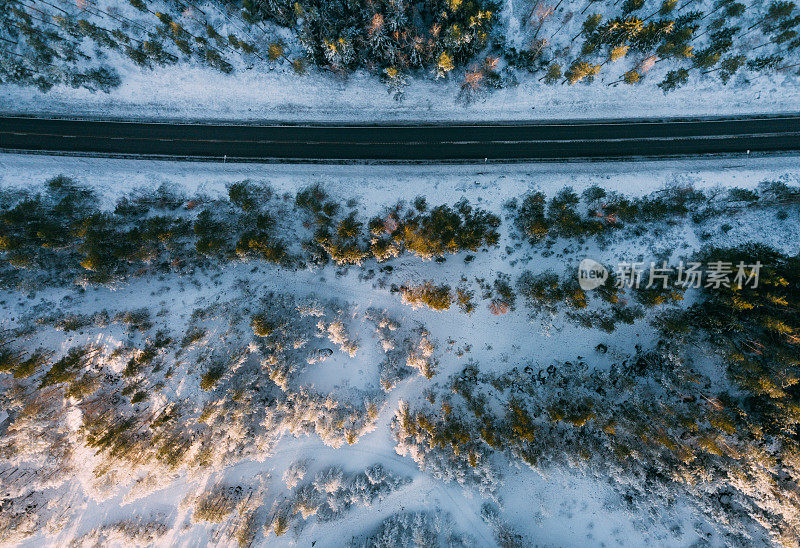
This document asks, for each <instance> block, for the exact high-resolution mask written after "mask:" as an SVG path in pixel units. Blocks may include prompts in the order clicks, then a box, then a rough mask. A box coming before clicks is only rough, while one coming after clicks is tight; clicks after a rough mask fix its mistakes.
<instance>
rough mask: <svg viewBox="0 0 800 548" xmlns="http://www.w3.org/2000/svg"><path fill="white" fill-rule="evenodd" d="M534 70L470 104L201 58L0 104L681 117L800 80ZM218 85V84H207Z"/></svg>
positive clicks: (414, 85)
mask: <svg viewBox="0 0 800 548" xmlns="http://www.w3.org/2000/svg"><path fill="white" fill-rule="evenodd" d="M537 78H538V76H537V77H535V78H534V77H531V78H528V79H525V80H523V81H522V82H521V83H520V85H518V86H516V87H512V88H506V89H500V90H495V91H493V92H492V93H491V95H489V96H488V97H487V98H486V99H485V100H482V101H478V102H476V103H473V104H472V105H468V106H465V105H463V104H461V103H459V102H458V101H457V99H456V95H457V93H458V89H459V88H458V84H457V83H452V82H451V83H442V82H440V81H430V80H412V81H411V82H410V84H409V87H408V89H407V90H406V96H405V99H404V100H403V101H400V102H398V101H395V100H394V99H392V97H391V96H390V95H389V94H388V93H387V92H386V89H385V86H384V85H383V84H381V83H380V82H378V81H377V80H376V79H375V78H374V77H372V76H370V75H368V74H366V73H362V72H359V73H356V74H354V75H352V76H351V77H349V78H348V79H347V80H346V81H345V82H342V81H341V80H340V79H338V78H334V77H331V76H326V75H322V74H309V75H306V76H297V75H295V74H292V73H277V72H266V73H264V72H255V71H244V72H237V73H234V74H232V75H224V74H221V73H219V72H218V71H215V70H213V69H210V68H206V67H196V66H182V65H179V66H175V67H160V68H156V69H154V70H152V71H138V70H137V71H131V72H129V73H127V74H126V76H125V77H124V79H123V83H122V85H121V86H120V87H119V88H118V89H115V90H113V91H112V92H111V93H109V94H105V93H92V92H90V91H88V90H85V89H72V88H69V87H67V86H57V87H55V88H53V89H52V90H50V91H49V92H47V93H41V92H39V91H38V90H35V89H33V88H29V87H24V88H23V87H19V86H14V85H0V111H2V112H4V113H7V114H19V115H39V116H65V115H67V116H70V117H99V118H125V119H143V120H151V121H170V120H173V121H188V120H196V121H233V122H270V121H274V122H304V121H315V122H323V121H339V122H342V121H347V122H375V121H415V122H446V121H452V120H456V121H518V120H524V121H537V120H583V119H598V118H603V119H621V118H662V117H684V116H735V115H756V114H775V113H782V112H797V111H798V109H800V86H798V84H797V82H796V80H795V79H794V77H787V76H781V75H778V76H759V77H758V78H755V79H753V80H752V81H751V82H750V83H749V84H748V85H746V86H744V85H741V86H734V84H729V86H728V87H724V86H721V85H720V84H719V83H716V82H711V81H703V82H696V83H694V84H693V85H691V86H686V87H684V88H680V89H677V90H675V91H672V92H670V93H669V94H667V95H664V94H663V93H662V92H661V90H659V89H658V88H656V87H655V85H654V84H653V85H652V86H650V88H649V89H645V88H643V87H642V86H625V85H624V84H621V85H619V86H616V87H613V86H607V85H606V83H605V80H606V79H609V81H613V80H610V78H614V77H611V76H606V77H604V78H601V79H599V80H597V81H595V82H594V83H593V84H588V85H587V84H577V85H575V86H567V85H554V86H546V85H544V84H542V83H541V82H538V81H537ZM209 90H213V93H209Z"/></svg>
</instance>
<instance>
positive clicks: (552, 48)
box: [0, 0, 800, 104]
mask: <svg viewBox="0 0 800 548" xmlns="http://www.w3.org/2000/svg"><path fill="white" fill-rule="evenodd" d="M798 24H800V11H798V8H797V6H796V4H795V3H794V2H792V1H786V0H776V1H772V2H737V1H735V0H713V1H711V0H686V1H683V2H678V1H675V0H664V1H663V2H654V1H653V0H648V1H645V0H626V1H624V2H621V1H611V0H586V1H583V0H560V1H545V0H535V1H534V0H528V1H526V2H509V1H506V2H490V1H487V0H422V1H419V2H402V1H385V0H379V1H364V0H350V1H345V0H334V1H328V0H324V1H323V0H299V1H289V0H243V1H242V2H239V1H227V0H224V1H222V0H212V1H209V2H201V3H197V2H192V1H189V0H168V1H152V0H129V1H128V2H123V1H122V0H120V1H118V2H117V1H115V2H110V3H105V4H103V3H99V2H90V1H83V0H81V1H80V2H71V1H70V2H65V1H64V0H49V1H45V0H3V1H2V3H1V4H0V42H2V43H0V53H2V55H0V59H2V62H0V79H1V80H2V82H4V83H14V84H20V85H25V86H36V87H38V88H39V89H41V90H48V89H50V88H52V86H54V85H59V84H64V85H67V86H72V87H77V88H81V87H82V88H88V89H90V90H96V91H101V92H102V91H104V92H109V91H111V90H112V89H115V88H117V87H118V86H120V85H121V84H122V83H123V82H125V79H126V76H125V74H123V73H120V70H119V66H120V59H126V60H127V61H126V63H127V65H126V66H128V65H130V66H131V67H139V68H140V69H141V70H148V69H152V68H153V67H157V66H172V65H180V66H184V65H187V64H188V65H200V66H208V67H212V68H213V69H215V70H219V71H221V72H222V73H234V72H243V71H251V70H254V71H259V72H264V71H271V70H274V69H275V68H276V67H282V68H284V69H288V70H290V71H294V72H296V73H297V79H299V80H300V81H302V78H303V74H306V73H307V72H308V71H310V70H313V71H322V72H323V73H331V74H337V75H340V76H342V77H346V76H347V75H348V74H351V73H353V71H356V70H360V69H363V70H366V71H368V72H369V73H371V74H372V75H374V77H375V78H378V79H380V80H382V81H383V82H384V83H385V84H386V86H387V89H388V90H389V92H390V93H392V94H393V95H394V96H395V97H396V98H397V99H402V97H403V93H404V89H405V88H406V86H407V84H408V82H409V81H410V80H414V79H445V80H446V81H448V82H455V83H457V84H458V88H459V91H458V99H459V100H460V101H462V102H464V103H465V104H469V103H470V102H472V101H475V100H478V99H484V98H486V97H487V96H489V95H490V93H491V91H492V90H493V89H497V88H504V87H513V86H516V85H517V84H518V83H519V82H522V81H527V80H531V81H535V82H538V83H539V84H541V86H548V85H550V86H552V85H558V84H563V83H567V84H570V85H574V84H578V83H586V84H590V85H595V86H599V85H603V84H608V85H613V86H616V85H623V86H627V85H630V86H635V85H641V84H646V85H649V84H652V85H653V86H657V88H658V89H660V91H662V92H663V93H669V92H670V91H672V90H674V89H677V88H679V87H682V86H686V85H703V86H709V85H711V86H712V87H714V89H716V88H719V89H725V87H726V86H728V85H731V86H734V87H736V86H747V85H750V84H751V83H752V82H757V81H760V80H763V79H768V80H769V79H772V80H774V79H775V78H778V77H780V78H790V79H791V78H793V76H794V75H795V74H796V73H797V71H798V66H800V65H798V63H800V58H799V57H798V50H799V49H800V48H798V46H800V36H798V32H797V29H798ZM510 27H513V28H510ZM600 75H602V76H603V78H602V81H603V83H600V82H595V83H594V84H593V83H592V82H593V81H596V80H597V79H598V77H599V76H600ZM656 75H657V76H656Z"/></svg>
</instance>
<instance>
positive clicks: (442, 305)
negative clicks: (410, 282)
mask: <svg viewBox="0 0 800 548" xmlns="http://www.w3.org/2000/svg"><path fill="white" fill-rule="evenodd" d="M402 296H403V302H404V303H406V304H409V305H411V306H412V307H413V308H418V307H420V306H427V307H428V308H430V309H431V310H436V311H442V310H447V309H448V308H450V305H451V304H452V303H453V296H452V295H451V294H450V286H449V285H435V284H434V283H433V282H431V281H426V282H424V283H422V284H420V285H417V286H410V287H404V288H403V289H402Z"/></svg>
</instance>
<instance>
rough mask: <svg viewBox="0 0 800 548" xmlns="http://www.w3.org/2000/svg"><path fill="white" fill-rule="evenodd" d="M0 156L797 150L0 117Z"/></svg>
mask: <svg viewBox="0 0 800 548" xmlns="http://www.w3.org/2000/svg"><path fill="white" fill-rule="evenodd" d="M0 149H5V150H26V151H38V152H45V151H47V152H69V153H83V154H113V155H145V156H164V157H177V158H187V157H188V158H203V159H223V158H225V157H227V159H228V160H232V161H233V160H276V159H277V160H384V161H448V160H451V161H459V160H461V161H464V160H466V161H483V160H484V159H487V160H553V159H569V158H615V157H635V156H643V157H652V156H679V155H697V154H715V153H717V154H719V153H744V152H747V151H751V152H776V151H797V150H800V115H790V116H775V117H748V118H740V119H686V120H649V121H615V122H548V123H525V122H519V123H516V122H509V123H496V124H490V123H485V124H480V123H479V124H466V123H456V124H446V125H444V124H416V125H412V124H385V125H366V124H365V125H357V124H356V125H333V124H316V125H315V124H311V125H301V124H297V125H292V124H274V125H223V124H174V123H144V122H119V121H100V120H71V119H49V118H24V117H0Z"/></svg>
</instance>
